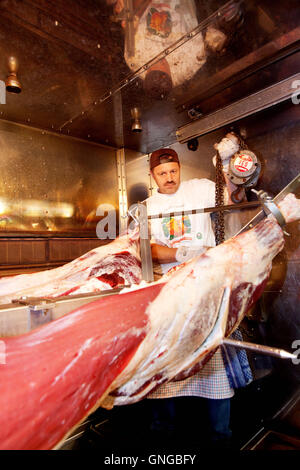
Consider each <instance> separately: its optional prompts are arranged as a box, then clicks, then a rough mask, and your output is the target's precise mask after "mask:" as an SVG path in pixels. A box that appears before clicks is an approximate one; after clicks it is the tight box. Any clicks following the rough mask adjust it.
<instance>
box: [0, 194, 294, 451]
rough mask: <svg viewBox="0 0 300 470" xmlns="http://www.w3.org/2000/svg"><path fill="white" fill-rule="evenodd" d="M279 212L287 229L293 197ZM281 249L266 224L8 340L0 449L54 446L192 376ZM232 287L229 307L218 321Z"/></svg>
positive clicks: (1, 372)
mask: <svg viewBox="0 0 300 470" xmlns="http://www.w3.org/2000/svg"><path fill="white" fill-rule="evenodd" d="M281 209H282V212H283V213H284V215H285V217H286V220H287V221H288V222H289V221H292V220H295V219H297V218H300V201H298V200H297V199H296V198H295V197H294V196H292V195H289V196H287V198H286V200H285V201H284V203H282V204H281ZM283 245H284V239H283V233H282V230H281V228H280V227H279V225H278V224H277V222H276V221H275V220H273V219H272V218H271V217H270V218H268V219H265V220H264V221H262V222H261V223H259V224H258V225H257V226H256V227H254V229H252V230H250V231H248V232H246V233H243V234H241V235H239V236H238V237H236V238H235V239H231V240H229V241H227V242H225V243H223V244H222V245H219V246H217V247H215V248H211V249H210V250H208V251H207V252H206V253H204V254H202V255H200V256H199V257H197V258H195V259H193V260H191V261H189V262H187V263H186V264H185V265H183V266H182V267H181V268H180V269H178V270H177V271H175V272H174V273H173V274H172V275H169V276H166V277H164V278H163V279H162V280H161V281H160V282H158V283H152V284H151V285H149V287H146V288H141V289H138V290H134V291H132V292H127V293H124V294H120V295H115V296H110V297H105V298H102V299H100V300H97V301H96V302H93V303H91V304H88V305H86V306H84V307H81V308H80V309H78V310H76V311H74V312H72V313H69V314H68V315H66V316H64V317H62V318H60V319H59V320H56V321H54V322H52V323H50V324H48V325H45V326H43V327H41V328H39V329H38V330H35V331H33V332H31V333H27V334H25V335H22V336H20V337H17V338H3V340H4V342H5V345H6V364H3V365H1V364H0V406H1V414H0V448H3V449H20V448H22V449H46V448H52V447H54V446H56V445H57V444H58V443H59V442H60V441H61V440H62V439H63V438H64V437H66V435H67V434H68V432H70V430H72V429H73V427H74V426H75V425H77V424H78V423H79V422H80V421H81V420H82V419H84V418H85V417H86V416H87V415H88V414H89V413H91V412H92V411H93V410H94V409H95V408H96V407H97V406H106V407H111V406H113V405H119V404H125V403H132V402H135V401H138V400H140V399H142V398H143V397H145V396H146V395H147V394H148V393H149V392H150V391H152V390H153V389H154V388H155V387H156V386H158V385H160V384H161V383H163V382H165V381H167V380H172V379H173V378H176V377H177V378H178V377H179V376H181V377H182V376H188V375H189V374H191V373H193V372H194V370H195V367H199V361H202V362H203V360H204V359H207V358H208V357H209V356H210V355H211V354H213V352H214V351H215V349H216V348H217V347H218V346H219V344H220V342H221V341H222V338H223V336H224V335H225V334H229V333H230V332H231V331H232V330H233V329H234V328H236V327H237V326H238V324H239V322H240V321H241V319H242V317H243V315H244V314H245V312H246V311H247V309H248V308H249V307H250V306H251V304H252V303H253V302H254V301H255V300H256V298H257V297H258V296H259V295H260V294H261V292H262V290H263V288H264V285H265V283H266V280H267V278H268V275H269V273H270V270H271V264H272V259H273V258H274V256H276V254H277V253H278V252H279V251H280V250H281V249H282V247H283ZM226 287H227V289H226V290H225V293H228V292H229V294H230V297H229V296H228V300H229V302H228V304H227V305H228V307H229V308H227V309H226V308H225V309H224V310H223V311H222V312H220V314H219V315H218V313H219V304H220V299H221V296H222V294H223V292H224V288H226ZM225 330H226V332H225Z"/></svg>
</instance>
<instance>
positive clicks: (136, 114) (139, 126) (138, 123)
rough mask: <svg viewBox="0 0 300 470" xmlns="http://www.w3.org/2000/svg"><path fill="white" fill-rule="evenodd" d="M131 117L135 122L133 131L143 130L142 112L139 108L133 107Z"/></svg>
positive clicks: (132, 127)
mask: <svg viewBox="0 0 300 470" xmlns="http://www.w3.org/2000/svg"><path fill="white" fill-rule="evenodd" d="M130 112H131V118H132V119H133V123H132V126H131V130H132V132H142V130H143V128H142V124H141V121H140V117H141V113H140V110H139V108H131V111H130Z"/></svg>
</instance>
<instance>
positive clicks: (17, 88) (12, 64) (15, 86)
mask: <svg viewBox="0 0 300 470" xmlns="http://www.w3.org/2000/svg"><path fill="white" fill-rule="evenodd" d="M17 70H18V61H17V59H16V57H13V56H10V57H9V58H8V72H9V75H8V76H7V78H6V80H5V86H6V91H8V92H9V93H21V91H22V87H21V83H20V82H19V80H18V78H17Z"/></svg>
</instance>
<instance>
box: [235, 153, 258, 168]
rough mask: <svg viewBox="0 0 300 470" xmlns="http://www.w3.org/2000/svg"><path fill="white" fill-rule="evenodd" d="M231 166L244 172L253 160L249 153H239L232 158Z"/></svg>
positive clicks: (250, 166)
mask: <svg viewBox="0 0 300 470" xmlns="http://www.w3.org/2000/svg"><path fill="white" fill-rule="evenodd" d="M233 166H234V168H235V170H237V171H241V172H242V173H245V172H246V171H249V170H251V168H252V166H253V160H252V158H251V157H250V155H245V154H241V155H239V156H238V157H237V158H236V159H235V160H234V163H233Z"/></svg>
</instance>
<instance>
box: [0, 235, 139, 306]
mask: <svg viewBox="0 0 300 470" xmlns="http://www.w3.org/2000/svg"><path fill="white" fill-rule="evenodd" d="M141 278H142V275H141V260H140V254H139V237H138V231H137V230H135V231H134V232H132V233H131V235H130V236H128V234H126V235H123V236H122V237H119V238H117V239H116V240H114V241H113V242H111V243H109V244H107V245H104V246H100V247H99V248H94V249H93V250H91V251H89V252H88V253H86V254H85V255H83V256H81V257H80V258H77V259H75V260H74V261H72V262H71V263H68V264H65V265H64V266H61V267H59V268H56V269H49V270H47V271H41V272H37V273H33V274H21V275H19V276H13V277H5V278H2V279H0V304H6V303H9V302H11V301H12V299H17V298H20V297H24V296H26V297H50V298H51V297H58V296H65V295H70V294H83V293H87V292H98V291H102V290H106V289H112V288H116V287H120V286H124V285H125V284H129V285H131V284H137V283H139V282H140V281H141Z"/></svg>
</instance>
